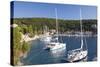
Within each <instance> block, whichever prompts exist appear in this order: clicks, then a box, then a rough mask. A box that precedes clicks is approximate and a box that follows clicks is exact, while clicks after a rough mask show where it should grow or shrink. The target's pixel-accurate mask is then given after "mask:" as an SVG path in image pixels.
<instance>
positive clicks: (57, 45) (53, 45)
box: [47, 8, 66, 50]
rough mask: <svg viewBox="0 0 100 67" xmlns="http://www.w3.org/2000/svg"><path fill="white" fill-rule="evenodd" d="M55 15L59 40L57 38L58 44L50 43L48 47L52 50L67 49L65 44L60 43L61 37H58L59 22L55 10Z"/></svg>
mask: <svg viewBox="0 0 100 67" xmlns="http://www.w3.org/2000/svg"><path fill="white" fill-rule="evenodd" d="M55 14H56V31H57V33H56V34H57V38H56V42H50V43H48V45H47V48H48V49H50V50H59V49H65V48H66V44H65V43H60V42H59V40H58V39H59V37H58V34H59V33H58V20H57V9H56V8H55Z"/></svg>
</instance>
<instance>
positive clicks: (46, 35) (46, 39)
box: [40, 26, 52, 43]
mask: <svg viewBox="0 0 100 67" xmlns="http://www.w3.org/2000/svg"><path fill="white" fill-rule="evenodd" d="M51 39H52V36H51V35H50V32H49V31H48V27H47V26H44V34H43V36H42V37H41V38H40V40H41V41H43V42H45V43H49V42H50V41H51Z"/></svg>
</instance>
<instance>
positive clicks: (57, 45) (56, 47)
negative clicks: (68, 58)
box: [47, 42, 66, 51]
mask: <svg viewBox="0 0 100 67" xmlns="http://www.w3.org/2000/svg"><path fill="white" fill-rule="evenodd" d="M52 45H53V46H52ZM47 48H49V49H50V50H51V51H54V50H60V49H66V44H65V43H59V42H58V43H56V42H52V43H49V44H48V46H47Z"/></svg>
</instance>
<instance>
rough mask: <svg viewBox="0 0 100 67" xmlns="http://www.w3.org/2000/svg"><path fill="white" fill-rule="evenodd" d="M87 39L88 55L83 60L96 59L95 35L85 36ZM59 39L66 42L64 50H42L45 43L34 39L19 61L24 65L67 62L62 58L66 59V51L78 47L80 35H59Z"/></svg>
mask: <svg viewBox="0 0 100 67" xmlns="http://www.w3.org/2000/svg"><path fill="white" fill-rule="evenodd" d="M85 38H86V41H87V48H88V56H87V58H86V60H85V61H87V62H88V61H96V59H97V37H85ZM59 39H60V40H59V41H60V42H63V43H66V49H65V50H59V51H53V52H52V51H48V50H44V48H45V46H46V45H47V43H45V42H42V41H40V40H39V39H38V40H34V41H32V43H31V49H30V51H29V53H28V55H27V57H26V58H22V59H21V61H22V63H24V65H36V64H54V63H68V62H67V61H64V60H63V58H66V59H67V51H69V50H73V49H76V48H80V46H81V45H80V37H68V36H63V37H61V36H60V37H59Z"/></svg>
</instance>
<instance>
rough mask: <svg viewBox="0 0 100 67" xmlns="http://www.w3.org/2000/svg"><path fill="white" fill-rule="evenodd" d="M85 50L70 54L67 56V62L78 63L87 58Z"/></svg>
mask: <svg viewBox="0 0 100 67" xmlns="http://www.w3.org/2000/svg"><path fill="white" fill-rule="evenodd" d="M87 53H88V52H87V50H84V51H80V52H79V53H76V54H74V53H73V54H71V55H69V56H68V60H67V61H69V62H75V61H80V60H82V59H84V58H85V57H87Z"/></svg>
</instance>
